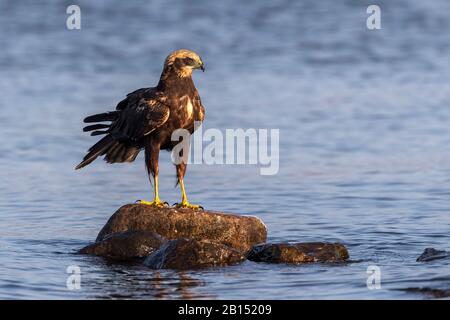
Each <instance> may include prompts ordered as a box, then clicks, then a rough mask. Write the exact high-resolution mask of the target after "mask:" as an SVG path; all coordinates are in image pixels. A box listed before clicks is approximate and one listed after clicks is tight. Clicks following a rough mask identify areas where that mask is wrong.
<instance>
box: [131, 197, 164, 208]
mask: <svg viewBox="0 0 450 320" xmlns="http://www.w3.org/2000/svg"><path fill="white" fill-rule="evenodd" d="M137 203H140V204H145V205H148V206H154V207H158V208H164V207H168V206H169V204H168V203H167V202H165V201H161V200H159V199H155V200H154V201H151V202H150V201H145V200H138V201H137Z"/></svg>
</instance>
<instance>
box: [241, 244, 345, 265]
mask: <svg viewBox="0 0 450 320" xmlns="http://www.w3.org/2000/svg"><path fill="white" fill-rule="evenodd" d="M348 258H349V254H348V251H347V248H345V246H344V245H342V244H339V243H323V242H311V243H268V244H260V245H256V246H254V247H253V249H252V250H251V251H250V253H249V254H248V255H247V259H249V260H252V261H256V262H271V263H308V262H341V261H345V260H347V259H348Z"/></svg>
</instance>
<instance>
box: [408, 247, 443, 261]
mask: <svg viewBox="0 0 450 320" xmlns="http://www.w3.org/2000/svg"><path fill="white" fill-rule="evenodd" d="M449 257H450V252H448V251H444V250H436V249H434V248H426V249H425V250H424V251H423V253H422V254H421V255H420V256H419V257H418V258H417V260H416V261H417V262H426V261H432V260H437V259H444V258H449Z"/></svg>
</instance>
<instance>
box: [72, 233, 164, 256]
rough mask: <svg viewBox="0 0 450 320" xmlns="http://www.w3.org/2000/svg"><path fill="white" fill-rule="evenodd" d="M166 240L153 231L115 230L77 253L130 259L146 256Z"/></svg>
mask: <svg viewBox="0 0 450 320" xmlns="http://www.w3.org/2000/svg"><path fill="white" fill-rule="evenodd" d="M166 241H167V240H166V239H164V238H163V237H161V236H160V235H159V234H157V233H155V232H148V231H126V232H116V233H112V234H110V235H109V236H108V237H105V239H103V240H101V241H98V242H95V243H93V244H90V245H88V246H86V247H84V248H83V249H81V250H80V251H79V253H82V254H91V255H96V256H101V257H104V258H108V259H112V260H132V259H137V258H145V257H147V256H148V255H149V254H150V253H152V252H153V251H155V250H157V249H158V248H159V247H160V246H161V245H162V244H163V243H164V242H166Z"/></svg>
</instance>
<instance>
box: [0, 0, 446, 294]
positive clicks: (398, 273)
mask: <svg viewBox="0 0 450 320" xmlns="http://www.w3.org/2000/svg"><path fill="white" fill-rule="evenodd" d="M69 4H71V3H68V2H67V3H65V2H64V1H63V2H62V3H61V4H59V5H58V4H56V3H55V2H52V1H21V2H20V3H19V2H18V1H12V0H11V1H2V2H1V4H0V43H1V48H2V49H1V50H0V70H1V76H0V92H1V94H0V106H1V107H0V123H1V126H0V136H1V144H0V172H1V174H0V177H1V179H0V298H6V299H34V298H48V299H84V298H89V299H91V298H138V299H155V298H157V299H170V298H214V299H237V298H242V299H273V298H276V299H316V298H323V299H333V298H337V299H349V298H356V299H378V298H384V299H404V298H411V299H424V298H429V297H427V296H423V295H420V294H413V293H408V292H405V291H403V290H402V289H405V288H408V287H429V288H440V289H450V262H449V260H436V261H433V262H429V263H417V262H415V259H416V258H417V256H419V255H420V253H421V252H422V251H423V249H425V248H426V247H435V248H437V249H447V250H449V249H450V245H449V242H450V241H449V240H450V214H449V210H450V209H449V207H450V148H449V145H450V125H449V124H450V59H449V57H450V40H449V37H448V35H449V32H450V19H449V12H450V3H449V2H448V1H445V0H437V1H433V2H424V1H419V0H417V1H412V0H408V1H406V0H405V1H381V0H380V1H377V4H379V5H380V6H381V9H382V29H381V30H375V31H370V30H368V29H367V28H366V18H367V16H368V15H367V14H366V8H367V6H368V5H369V4H371V3H370V2H368V1H339V3H337V2H335V1H313V0H308V1H306V0H305V1H288V0H285V1H270V2H269V1H267V2H264V1H258V3H252V4H250V3H248V4H246V3H243V2H242V1H239V0H232V1H189V2H188V1H166V0H165V1H151V2H149V1H127V2H124V1H108V3H105V4H100V3H93V2H92V1H87V0H83V1H77V4H78V5H80V7H81V11H82V29H81V30H73V31H69V30H67V29H66V24H65V22H66V16H67V15H66V13H65V11H66V6H67V5H69ZM183 47H186V48H190V49H193V50H195V51H197V52H199V53H200V54H201V56H202V58H203V60H204V62H205V64H206V67H207V72H205V73H197V74H195V75H194V78H195V79H194V80H195V82H196V85H197V87H198V90H199V92H200V94H201V97H202V101H203V103H204V105H205V107H206V122H205V128H218V129H221V130H224V129H226V128H269V129H270V128H274V129H280V170H279V173H278V174H276V175H273V176H261V175H259V169H258V167H257V166H249V165H240V166H236V165H235V166H232V165H228V166H227V165H215V166H210V165H191V166H190V167H189V168H188V174H187V178H186V184H187V191H188V194H189V196H190V200H191V201H192V202H194V203H201V204H202V205H203V206H204V207H205V208H207V209H214V210H222V211H225V212H233V213H239V214H251V215H257V216H259V217H261V218H262V219H263V220H264V222H265V223H266V224H267V226H268V229H269V240H270V241H338V242H342V243H344V244H345V245H346V246H347V247H348V249H349V251H350V255H351V258H352V260H354V261H355V262H354V263H348V264H342V265H322V264H315V265H302V266H291V265H270V264H258V263H254V262H249V261H248V262H245V263H243V264H241V265H237V266H232V267H226V268H216V269H207V270H202V271H189V272H175V271H152V270H148V269H147V268H145V267H142V266H124V265H114V264H108V263H106V262H105V261H103V260H102V259H100V258H96V257H86V256H80V255H76V254H74V253H75V252H76V250H78V249H79V248H81V247H83V246H85V245H86V244H87V243H89V242H91V241H93V240H94V239H95V237H96V235H97V232H98V231H99V230H100V228H101V227H102V226H103V224H104V223H105V222H106V221H107V219H108V218H109V217H110V215H111V214H112V213H113V212H114V211H115V210H116V209H117V208H118V207H120V206H121V205H123V204H126V203H129V202H133V201H135V200H136V199H150V198H151V194H152V189H151V187H150V185H149V183H148V180H147V178H146V176H145V174H144V163H143V157H142V156H140V157H139V158H138V159H137V160H136V162H135V163H133V164H128V165H113V166H111V165H107V164H106V163H104V162H102V161H97V162H95V163H94V164H92V165H90V166H89V167H87V168H86V169H83V170H81V171H74V170H73V168H74V166H75V165H76V164H77V163H78V162H79V160H80V159H81V158H82V156H83V155H84V152H85V150H86V149H87V148H88V147H89V146H90V145H91V144H92V143H93V142H94V141H95V139H93V138H90V137H88V136H87V135H86V134H83V133H82V132H81V127H82V119H83V118H84V117H85V116H86V115H89V114H92V113H95V112H102V111H105V110H109V109H111V107H112V106H114V105H115V104H116V103H117V102H118V101H119V100H120V99H122V98H123V96H124V95H125V94H126V93H128V92H130V91H132V90H134V89H136V88H141V87H144V86H152V85H155V84H156V82H157V79H158V77H159V74H160V71H161V65H162V61H163V59H164V58H165V56H166V55H167V54H168V53H169V52H170V51H171V50H173V49H177V48H183ZM174 183H175V171H174V168H173V166H172V164H171V163H170V159H169V155H168V154H163V155H162V157H161V177H160V188H161V190H160V191H161V197H162V198H163V200H167V201H169V202H171V203H173V202H176V201H178V200H179V190H178V189H176V188H174ZM71 265H77V266H79V267H80V268H81V272H82V274H81V289H80V290H68V289H67V287H66V279H67V277H68V274H67V273H66V268H67V267H68V266H71ZM370 265H376V266H379V267H380V268H381V289H379V290H369V289H368V288H367V286H366V280H367V277H368V275H367V273H366V270H367V267H368V266H370Z"/></svg>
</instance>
